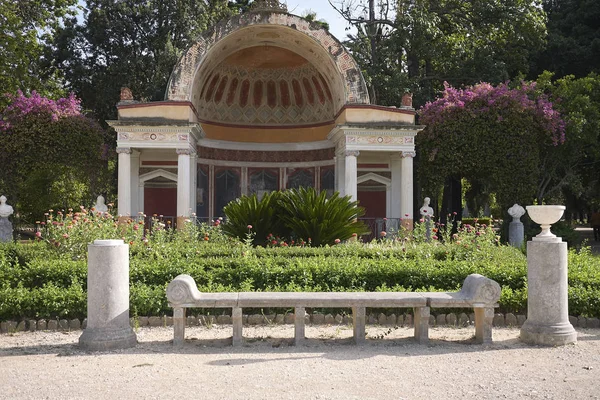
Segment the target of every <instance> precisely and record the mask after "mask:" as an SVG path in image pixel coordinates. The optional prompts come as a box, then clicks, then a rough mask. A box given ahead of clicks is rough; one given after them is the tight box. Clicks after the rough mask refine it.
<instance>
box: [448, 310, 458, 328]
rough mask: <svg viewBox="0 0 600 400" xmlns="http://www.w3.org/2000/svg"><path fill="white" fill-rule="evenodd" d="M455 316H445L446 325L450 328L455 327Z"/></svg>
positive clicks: (452, 314) (451, 314)
mask: <svg viewBox="0 0 600 400" xmlns="http://www.w3.org/2000/svg"><path fill="white" fill-rule="evenodd" d="M456 320H457V319H456V314H454V313H450V314H447V315H446V324H448V325H450V326H456Z"/></svg>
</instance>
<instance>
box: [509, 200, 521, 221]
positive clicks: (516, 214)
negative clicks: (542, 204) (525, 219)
mask: <svg viewBox="0 0 600 400" xmlns="http://www.w3.org/2000/svg"><path fill="white" fill-rule="evenodd" d="M508 215H510V216H511V217H512V218H513V222H520V220H521V217H522V216H523V215H525V209H524V208H523V207H521V206H520V205H518V204H514V205H513V206H512V207H511V208H509V209H508Z"/></svg>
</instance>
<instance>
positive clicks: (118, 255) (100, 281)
mask: <svg viewBox="0 0 600 400" xmlns="http://www.w3.org/2000/svg"><path fill="white" fill-rule="evenodd" d="M87 260H88V261H87V265H88V268H87V319H88V321H87V325H86V328H85V329H84V330H83V333H82V334H81V336H80V337H79V346H80V347H82V348H83V349H86V350H91V351H107V350H115V349H125V348H130V347H134V346H135V345H136V344H137V337H136V334H135V332H134V331H133V329H132V328H131V325H130V322H129V245H128V244H125V243H124V242H123V240H95V241H94V243H93V244H90V245H88V258H87ZM64 322H67V324H66V329H69V323H68V321H66V320H65V321H64ZM59 325H61V329H65V327H64V326H63V321H62V320H61V321H60V322H59Z"/></svg>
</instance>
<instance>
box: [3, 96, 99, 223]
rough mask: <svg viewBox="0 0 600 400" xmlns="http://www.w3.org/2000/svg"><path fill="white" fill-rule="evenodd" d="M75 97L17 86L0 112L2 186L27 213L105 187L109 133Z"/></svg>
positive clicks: (75, 202)
mask: <svg viewBox="0 0 600 400" xmlns="http://www.w3.org/2000/svg"><path fill="white" fill-rule="evenodd" d="M79 102H80V101H79V100H78V99H77V98H75V96H73V95H71V96H69V97H67V98H62V99H59V100H56V101H54V100H51V99H48V98H46V97H43V96H40V95H39V94H38V93H36V92H33V93H32V94H31V96H29V97H28V96H25V95H24V94H23V93H21V92H19V93H18V94H17V95H15V96H9V105H8V106H7V107H6V108H5V109H4V110H3V111H2V113H0V165H2V169H1V170H0V187H2V188H3V190H4V192H5V193H6V195H7V196H8V197H9V198H10V199H11V201H12V202H13V204H16V206H17V211H18V212H19V214H20V215H21V217H23V218H25V219H27V218H28V217H38V218H39V217H40V216H41V215H42V214H43V213H44V211H46V210H47V209H48V208H68V207H73V208H75V207H78V206H79V205H81V204H88V203H90V202H91V201H92V200H93V199H94V198H95V196H97V194H99V193H102V192H106V190H107V185H108V183H107V182H108V174H109V171H108V168H107V159H108V153H109V146H108V145H107V143H108V140H109V138H108V137H107V133H106V131H105V130H103V129H102V128H101V127H100V125H98V124H97V123H96V122H94V121H93V120H91V119H89V118H86V117H84V116H83V115H81V113H80V106H79ZM30 222H31V221H30Z"/></svg>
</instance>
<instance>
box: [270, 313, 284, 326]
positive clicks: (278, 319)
mask: <svg viewBox="0 0 600 400" xmlns="http://www.w3.org/2000/svg"><path fill="white" fill-rule="evenodd" d="M284 320H285V315H283V314H277V315H276V316H275V320H274V321H273V322H274V323H276V324H277V325H283V322H284Z"/></svg>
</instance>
